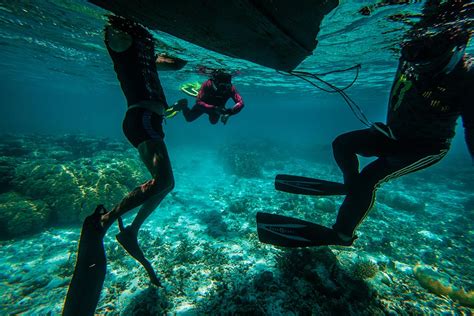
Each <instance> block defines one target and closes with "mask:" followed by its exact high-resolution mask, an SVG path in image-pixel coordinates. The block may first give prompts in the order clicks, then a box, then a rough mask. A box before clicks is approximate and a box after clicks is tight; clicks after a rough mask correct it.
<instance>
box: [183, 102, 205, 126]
mask: <svg viewBox="0 0 474 316" xmlns="http://www.w3.org/2000/svg"><path fill="white" fill-rule="evenodd" d="M181 111H182V112H183V116H184V119H185V120H186V122H192V121H194V120H196V119H197V118H199V117H200V116H201V115H203V114H205V113H206V111H205V109H204V108H203V107H202V106H199V105H197V104H195V105H194V106H193V107H192V108H191V109H189V108H188V107H187V106H183V108H182V110H181Z"/></svg>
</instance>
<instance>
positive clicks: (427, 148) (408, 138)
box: [333, 1, 474, 241]
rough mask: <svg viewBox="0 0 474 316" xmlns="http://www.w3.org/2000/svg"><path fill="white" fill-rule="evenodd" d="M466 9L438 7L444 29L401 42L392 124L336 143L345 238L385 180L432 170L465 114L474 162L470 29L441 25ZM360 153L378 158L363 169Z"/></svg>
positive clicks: (391, 106) (473, 73)
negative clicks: (342, 188)
mask: <svg viewBox="0 0 474 316" xmlns="http://www.w3.org/2000/svg"><path fill="white" fill-rule="evenodd" d="M463 6H464V5H463V3H462V2H460V1H457V2H456V3H448V4H447V5H444V6H442V5H439V7H438V8H437V9H438V10H439V11H438V12H440V15H439V16H438V18H439V20H438V21H437V20H436V17H435V18H433V16H429V18H430V19H431V20H430V23H437V24H438V25H436V26H438V27H439V28H441V29H442V30H441V31H440V32H439V33H438V34H436V35H427V34H422V35H417V36H413V37H412V38H411V39H410V40H409V41H407V42H406V43H404V44H403V45H402V56H401V58H400V62H399V68H398V71H397V74H396V76H395V82H394V84H393V86H392V90H391V94H390V101H389V106H388V115H387V125H384V124H381V123H377V124H374V126H373V127H372V128H370V129H365V130H359V131H354V132H349V133H346V134H342V135H340V136H338V137H337V138H336V139H335V140H334V142H333V150H334V158H335V160H336V162H337V164H338V165H339V167H340V169H341V171H342V173H343V175H344V184H345V186H346V189H347V190H348V193H347V195H346V198H345V200H344V202H343V204H342V205H341V207H340V209H339V213H338V216H337V220H336V223H335V225H334V226H333V229H334V230H336V231H337V232H338V233H339V236H340V237H341V238H342V239H343V240H346V241H347V240H350V239H351V238H353V234H354V231H355V230H356V228H357V227H358V226H359V224H360V223H361V222H362V221H363V220H364V218H365V217H366V216H367V214H368V213H369V211H370V209H371V208H372V206H373V203H374V201H375V191H376V190H377V188H378V187H379V186H380V185H382V183H384V182H387V181H389V180H391V179H394V178H397V177H400V176H403V175H406V174H408V173H411V172H415V171H418V170H421V169H424V168H427V167H429V166H431V165H433V164H435V163H437V162H438V161H440V160H441V159H442V158H443V157H444V156H445V155H446V153H447V152H448V150H449V147H450V141H451V139H452V138H453V136H454V132H455V126H456V120H457V119H458V118H459V117H460V116H461V117H462V120H463V125H464V129H465V140H466V143H467V146H468V149H469V152H470V154H471V157H472V158H473V162H474V102H473V100H474V61H473V58H472V57H471V56H468V55H466V54H465V53H464V50H465V48H466V46H467V44H468V41H469V38H470V32H469V30H468V29H465V28H464V27H463V26H459V25H455V24H453V23H446V25H439V24H442V23H445V22H446V21H444V20H443V19H445V18H446V15H447V13H446V12H448V10H452V11H454V12H459V11H460V10H461V9H462V8H463ZM423 22H426V21H423ZM425 24H426V23H425ZM357 155H361V156H365V157H373V156H375V157H378V159H377V160H375V161H374V162H372V163H370V164H369V165H367V166H366V167H365V168H364V169H363V170H362V171H360V172H359V161H358V159H357Z"/></svg>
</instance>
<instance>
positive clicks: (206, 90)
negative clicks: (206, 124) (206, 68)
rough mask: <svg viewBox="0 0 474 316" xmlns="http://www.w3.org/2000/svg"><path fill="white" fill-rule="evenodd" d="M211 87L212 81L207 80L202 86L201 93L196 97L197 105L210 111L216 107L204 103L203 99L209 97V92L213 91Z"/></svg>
mask: <svg viewBox="0 0 474 316" xmlns="http://www.w3.org/2000/svg"><path fill="white" fill-rule="evenodd" d="M211 85H212V82H211V80H207V81H206V82H204V83H203V84H202V86H201V89H200V90H199V93H198V95H197V97H196V104H197V105H200V106H203V107H205V108H208V109H214V108H215V106H214V105H212V104H209V103H206V102H204V101H203V98H204V97H205V96H206V95H208V94H209V91H210V90H211V89H212V87H211Z"/></svg>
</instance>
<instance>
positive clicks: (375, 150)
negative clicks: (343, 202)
mask: <svg viewBox="0 0 474 316" xmlns="http://www.w3.org/2000/svg"><path fill="white" fill-rule="evenodd" d="M332 148H333V155H334V159H335V160H336V163H337V165H338V166H339V168H340V169H341V171H342V174H343V177H344V184H345V185H346V186H347V187H350V186H352V185H353V184H354V183H355V181H356V179H357V176H358V175H359V159H358V158H357V155H361V156H364V157H373V156H387V155H389V154H395V153H396V148H397V142H396V141H394V140H392V139H390V138H388V137H386V136H384V135H383V134H381V133H380V132H377V131H374V130H373V129H370V128H369V129H363V130H358V131H352V132H349V133H345V134H342V135H339V136H338V137H336V139H335V140H334V141H333V143H332Z"/></svg>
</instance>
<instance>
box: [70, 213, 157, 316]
mask: <svg viewBox="0 0 474 316" xmlns="http://www.w3.org/2000/svg"><path fill="white" fill-rule="evenodd" d="M105 213H107V210H106V209H105V208H104V206H103V205H98V206H97V208H96V209H95V211H94V213H93V214H92V215H90V216H88V217H86V219H85V220H84V223H83V224H82V230H81V237H80V239H79V247H78V250H77V259H76V266H75V267H74V273H73V276H72V279H71V283H70V284H69V288H68V292H67V295H66V300H65V302H64V307H63V312H62V315H63V316H83V315H84V316H88V315H91V316H92V315H95V310H96V307H97V304H98V303H99V299H100V293H101V291H102V287H103V285H104V280H105V274H106V270H107V258H106V255H105V249H104V241H103V239H104V236H105V233H106V232H107V228H105V227H103V226H102V224H101V217H102V215H104V214H105ZM118 223H119V228H120V233H119V234H118V235H117V236H116V238H117V241H118V242H119V243H120V244H121V245H122V247H123V248H124V249H125V250H126V251H127V252H128V253H129V254H130V255H131V256H132V257H133V258H135V260H137V261H138V262H139V263H140V264H141V265H142V266H143V267H144V268H145V270H146V271H147V273H148V276H149V278H150V281H151V283H153V284H154V285H156V286H161V283H160V280H159V279H158V277H157V276H156V274H155V271H154V270H153V267H152V265H151V264H150V262H149V261H148V260H147V259H146V258H145V256H144V254H143V252H142V250H141V249H140V246H139V245H138V241H137V236H136V235H135V234H134V233H133V232H131V230H130V229H129V228H128V227H124V226H123V222H122V219H121V218H120V217H119V219H118Z"/></svg>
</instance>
